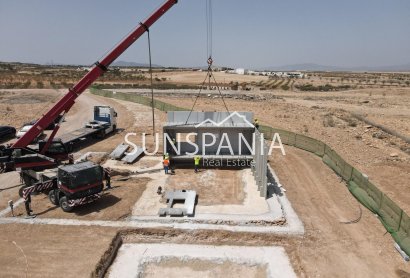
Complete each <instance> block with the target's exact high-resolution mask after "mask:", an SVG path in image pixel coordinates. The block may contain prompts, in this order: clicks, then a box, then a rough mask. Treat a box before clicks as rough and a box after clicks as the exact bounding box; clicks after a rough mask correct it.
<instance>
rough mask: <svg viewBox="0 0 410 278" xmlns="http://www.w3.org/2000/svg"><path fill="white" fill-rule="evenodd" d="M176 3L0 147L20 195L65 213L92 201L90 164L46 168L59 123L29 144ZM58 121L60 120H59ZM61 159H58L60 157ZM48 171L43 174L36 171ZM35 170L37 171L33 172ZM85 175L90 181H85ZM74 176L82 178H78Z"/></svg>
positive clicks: (97, 188) (52, 162)
mask: <svg viewBox="0 0 410 278" xmlns="http://www.w3.org/2000/svg"><path fill="white" fill-rule="evenodd" d="M177 2H178V0H166V1H165V2H164V3H163V4H162V5H161V6H160V7H159V8H158V9H157V10H156V11H154V13H153V14H152V15H151V16H149V17H148V18H147V19H146V20H145V21H143V22H140V24H139V25H138V26H137V27H136V28H135V29H134V30H132V31H131V32H130V33H129V34H128V35H127V36H126V37H125V38H124V39H123V40H122V41H121V42H120V43H119V44H117V45H116V46H115V47H114V49H112V50H111V51H110V52H109V53H108V54H107V55H106V56H105V57H104V58H102V59H101V60H100V61H97V62H96V63H95V64H94V66H93V67H92V69H91V70H90V71H89V72H88V73H87V74H86V75H85V76H84V77H83V78H82V79H81V80H80V81H79V82H78V83H77V84H76V85H74V86H73V87H72V88H70V89H69V90H68V92H67V94H65V95H64V96H63V97H62V98H61V99H60V100H59V101H58V102H57V103H56V104H55V105H54V106H53V107H52V108H51V109H50V110H49V111H48V112H47V113H45V114H44V115H43V116H42V117H41V118H40V119H39V120H38V121H37V122H36V123H35V124H34V125H33V127H32V128H31V129H30V130H29V131H28V132H27V133H26V134H25V135H24V136H22V137H21V138H20V139H18V140H17V142H16V143H14V145H12V146H11V147H4V146H2V147H1V148H0V164H1V163H3V164H6V165H8V166H7V167H8V168H9V170H10V169H11V170H15V169H16V168H20V169H21V170H22V177H23V178H24V181H25V184H26V187H25V188H24V190H22V192H21V193H22V195H23V196H27V194H30V193H32V192H35V191H36V192H45V193H48V194H49V197H50V201H51V202H52V203H53V204H59V205H60V206H61V208H62V209H63V210H64V211H69V210H71V209H72V207H73V206H76V205H80V204H84V203H86V202H89V201H90V200H91V201H92V200H95V199H96V195H98V193H99V192H101V191H102V187H103V186H102V181H103V174H102V172H103V171H102V168H101V166H99V165H91V164H90V162H85V163H80V164H75V165H72V166H62V167H59V168H58V169H49V168H53V167H55V166H57V164H58V159H56V158H53V157H49V156H48V155H47V154H48V153H47V151H48V150H49V147H50V146H51V144H55V143H58V142H55V141H53V139H54V136H55V135H56V133H57V131H58V129H59V124H57V125H56V126H55V128H54V129H53V131H52V133H51V134H50V136H49V137H48V139H47V141H46V142H45V143H43V145H42V146H40V145H39V149H38V150H36V151H34V150H33V149H30V148H29V147H28V146H29V144H30V143H31V142H32V141H33V140H34V139H35V138H36V137H37V136H38V135H39V134H40V133H41V132H42V131H44V130H45V128H46V127H47V126H49V125H50V124H52V123H54V122H55V121H56V119H58V118H59V117H61V118H63V116H64V115H65V114H66V113H67V112H68V111H69V110H70V108H71V107H72V106H73V105H74V103H75V100H76V99H77V97H79V96H80V95H81V93H83V92H84V91H85V90H86V89H87V88H88V87H89V86H90V85H91V84H92V83H93V82H94V81H95V80H96V79H97V78H98V77H99V76H101V75H102V74H103V73H104V72H106V71H107V68H108V66H109V65H110V64H111V63H112V62H113V61H114V60H115V59H117V58H118V57H119V56H120V55H121V54H122V53H123V52H124V51H125V50H126V49H127V48H128V47H130V46H131V45H132V44H133V43H134V42H135V41H136V40H137V39H138V38H140V37H141V36H142V35H143V34H144V33H145V32H146V31H149V28H150V27H151V26H152V25H153V24H154V23H155V22H156V21H157V20H158V19H159V18H160V17H161V16H162V15H163V14H165V13H166V12H167V11H168V10H169V9H170V8H171V7H172V6H173V5H174V4H176V3H177ZM60 122H61V121H60ZM60 159H61V157H60ZM44 169H49V170H46V171H44V172H38V170H44ZM36 171H37V172H36ZM87 176H92V177H93V179H92V180H90V181H88V180H87V179H86V177H87ZM78 177H83V178H82V179H79V178H78Z"/></svg>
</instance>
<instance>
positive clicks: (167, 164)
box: [162, 156, 169, 175]
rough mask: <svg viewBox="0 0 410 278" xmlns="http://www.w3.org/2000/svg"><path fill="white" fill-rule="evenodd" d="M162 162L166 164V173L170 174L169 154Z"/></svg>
mask: <svg viewBox="0 0 410 278" xmlns="http://www.w3.org/2000/svg"><path fill="white" fill-rule="evenodd" d="M162 164H163V165H164V171H165V174H166V175H167V174H168V170H169V158H168V157H167V156H165V158H164V161H163V162H162Z"/></svg>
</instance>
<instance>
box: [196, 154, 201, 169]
mask: <svg viewBox="0 0 410 278" xmlns="http://www.w3.org/2000/svg"><path fill="white" fill-rule="evenodd" d="M200 160H201V157H200V156H199V155H196V156H194V167H195V173H198V172H199V161H200Z"/></svg>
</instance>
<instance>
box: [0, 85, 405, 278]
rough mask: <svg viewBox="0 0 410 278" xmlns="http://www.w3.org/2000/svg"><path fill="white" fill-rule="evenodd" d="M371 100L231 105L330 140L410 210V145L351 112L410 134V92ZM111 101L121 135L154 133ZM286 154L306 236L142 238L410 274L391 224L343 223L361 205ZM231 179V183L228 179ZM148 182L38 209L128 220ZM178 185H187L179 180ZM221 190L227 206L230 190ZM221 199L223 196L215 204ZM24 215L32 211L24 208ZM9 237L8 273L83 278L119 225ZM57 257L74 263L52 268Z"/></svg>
mask: <svg viewBox="0 0 410 278" xmlns="http://www.w3.org/2000/svg"><path fill="white" fill-rule="evenodd" d="M370 93H371V92H368V91H360V92H343V93H329V94H328V93H318V94H317V95H316V94H315V93H306V94H305V93H289V94H287V93H283V91H282V93H278V92H273V94H274V95H275V98H269V99H267V100H265V101H245V100H240V99H229V100H228V106H229V108H230V110H231V111H235V110H237V111H254V112H255V113H256V116H257V117H258V118H259V119H260V120H261V122H262V123H265V124H269V125H272V126H275V127H281V128H285V129H289V130H292V131H295V132H299V133H304V134H306V135H308V136H312V137H315V138H318V139H321V140H323V141H324V142H326V143H328V144H329V145H331V146H332V147H333V148H335V149H336V150H337V151H338V152H339V153H340V154H341V155H342V156H343V157H344V158H345V159H346V160H347V161H349V162H350V163H352V164H353V165H354V166H355V167H357V168H358V169H360V170H361V171H363V172H365V173H366V174H368V175H369V176H370V179H371V180H372V181H375V183H376V184H377V185H378V186H379V187H380V189H381V190H382V191H383V192H385V193H386V194H387V195H389V196H390V197H391V198H392V199H393V200H394V201H396V202H398V203H399V205H400V206H401V207H402V208H403V209H405V210H406V211H407V213H410V195H409V194H407V193H408V192H409V189H410V184H409V183H408V181H409V180H410V160H409V155H408V153H407V152H406V150H407V145H406V144H405V143H403V140H401V139H398V138H396V137H395V136H392V135H389V134H385V133H381V135H382V136H379V135H380V134H378V133H380V130H379V129H378V128H375V127H368V124H366V123H363V122H361V121H357V122H356V125H355V126H353V124H352V123H351V121H352V120H351V114H350V113H351V112H355V111H359V112H360V111H362V112H363V111H366V113H367V115H366V117H368V118H369V119H372V120H374V121H377V122H380V123H381V124H383V125H386V126H389V127H391V128H392V129H394V130H397V131H399V132H400V133H403V134H405V135H408V128H409V126H408V122H410V121H409V116H408V115H409V114H408V113H409V112H408V111H409V110H408V109H409V107H410V105H409V103H410V102H409V99H410V93H409V91H408V90H407V89H400V90H392V91H386V92H384V91H376V93H375V92H373V93H372V95H370ZM383 93H386V96H384V95H383ZM91 97H92V98H94V97H95V98H96V99H99V97H96V96H91ZM161 99H162V100H165V101H167V102H170V103H173V104H176V105H178V106H183V107H191V105H192V99H191V98H186V99H183V98H176V97H166V98H161ZM104 101H106V103H110V104H112V105H113V106H114V107H115V108H116V110H117V111H118V114H119V115H120V120H121V121H122V122H121V124H119V127H120V128H121V127H123V128H126V129H127V130H134V131H137V133H138V132H140V131H142V130H144V131H147V129H148V130H149V126H150V122H149V120H147V119H150V118H149V115H150V110H149V108H147V107H146V108H145V109H144V108H142V106H140V105H136V104H126V103H124V102H116V101H114V100H110V99H104ZM363 101H364V102H363ZM367 101H369V102H367ZM2 104H3V102H2ZM9 105H12V104H9ZM33 105H37V104H33ZM6 109H7V108H6ZM197 109H200V110H202V109H204V110H210V111H214V110H221V111H223V106H222V103H221V100H220V99H212V98H206V99H200V100H199V101H198V104H197ZM340 109H343V110H340ZM0 111H4V110H0ZM33 111H34V109H33ZM0 114H1V113H0ZM157 114H158V115H160V116H159V120H161V119H163V118H164V113H161V112H157ZM399 114H400V115H399ZM122 115H124V118H122ZM307 115H308V116H307ZM0 117H1V116H0ZM9 117H12V116H10V115H9V116H7V117H3V118H0V123H1V124H3V121H4V123H6V122H5V120H4V119H7V118H9ZM330 118H331V119H332V120H333V122H334V123H333V124H331V122H326V123H327V124H326V125H325V124H324V123H325V121H330V120H329V119H330ZM18 120H19V121H24V119H18ZM353 120H354V121H356V120H355V119H353ZM401 120H403V121H401ZM134 121H135V124H134ZM16 123H17V121H16ZM159 127H160V125H159ZM159 127H158V128H159ZM125 132H126V131H119V133H118V134H116V135H113V136H111V137H109V138H107V139H106V140H104V141H101V142H98V143H97V144H95V145H92V146H90V147H87V148H86V149H84V150H81V152H86V151H94V150H95V151H107V152H109V151H111V150H112V149H113V148H114V147H115V146H116V145H117V144H119V143H120V142H121V141H122V140H123V137H124V135H125ZM151 132H152V130H151ZM406 132H407V133H406ZM285 150H286V152H287V155H286V156H281V155H274V156H273V157H271V161H270V163H271V166H272V167H273V169H274V170H275V171H276V172H277V174H278V176H279V179H280V181H281V183H282V184H283V185H284V187H285V189H286V190H287V191H286V193H287V196H288V198H289V200H290V202H291V204H292V206H293V208H294V209H295V210H296V212H297V213H298V215H299V217H300V218H301V220H302V221H303V223H304V225H305V229H306V235H305V236H303V237H301V238H284V237H277V236H274V235H269V236H266V235H254V234H244V233H236V234H233V233H225V232H221V231H219V232H217V231H208V232H204V233H201V232H199V231H198V232H197V231H189V233H187V234H184V235H181V236H180V237H176V236H175V234H176V233H177V232H176V231H175V230H163V231H162V232H159V233H157V234H149V230H148V229H147V230H145V231H144V232H141V233H142V235H138V236H137V237H136V240H137V241H138V242H140V241H155V240H158V241H159V242H162V241H167V242H173V241H174V242H183V243H196V244H212V245H221V244H241V245H281V246H284V247H285V249H286V251H287V254H288V256H289V258H290V260H291V263H292V266H293V267H294V269H295V271H296V273H297V274H298V275H299V276H300V277H410V265H409V264H408V263H405V262H403V260H402V258H401V257H400V255H399V254H398V253H397V251H396V250H395V249H394V247H393V239H392V238H391V237H390V235H388V234H386V232H385V229H384V228H383V226H382V224H381V223H380V221H379V220H378V219H377V218H376V217H375V216H374V215H373V214H372V213H370V212H369V211H368V210H366V209H365V208H363V207H362V213H363V214H362V217H361V219H360V221H359V222H358V223H355V224H343V223H341V222H344V221H349V220H352V219H356V218H357V217H358V216H359V215H360V210H359V204H358V202H357V201H356V200H355V199H354V197H353V196H352V195H351V194H350V193H349V191H348V190H347V188H346V186H345V185H344V184H343V182H340V179H339V178H338V177H337V176H336V175H335V174H334V173H333V172H332V171H331V170H330V169H329V168H328V167H327V166H326V165H325V164H323V162H322V161H321V160H320V158H318V157H316V156H314V155H312V154H310V153H307V152H305V151H302V150H298V149H294V148H292V147H286V148H285ZM392 154H397V156H396V155H394V156H393V155H392ZM178 171H180V170H178ZM187 171H191V170H187ZM187 173H188V172H187ZM179 176H181V177H183V176H184V172H181V173H178V175H177V176H175V177H179ZM231 178H233V177H231ZM113 180H114V179H113ZM226 180H227V181H226V182H227V183H229V178H228V177H227V179H226ZM147 182H148V180H145V179H138V180H137V181H134V180H131V181H126V182H115V181H113V185H114V187H115V188H114V189H113V190H111V191H109V194H107V195H105V196H104V197H103V198H109V200H110V201H109V202H105V203H106V204H105V205H104V206H103V207H100V206H98V202H97V203H95V204H94V205H93V206H90V207H84V208H83V209H80V210H78V211H76V212H73V213H68V214H67V213H64V212H62V211H61V209H58V208H54V207H53V206H51V205H50V203H49V201H48V199H47V198H46V196H44V195H39V196H33V208H34V212H35V213H38V214H39V216H38V217H52V218H75V219H88V220H97V219H99V220H118V219H123V218H124V217H126V216H127V215H128V214H129V213H130V211H131V209H132V206H133V205H134V203H135V202H136V200H138V198H139V197H140V196H141V194H142V192H143V190H145V185H146V183H147ZM175 185H176V186H177V185H178V182H177V181H175ZM220 193H221V194H219V195H221V196H222V199H223V198H224V197H223V196H224V195H223V192H222V191H221V192H220ZM202 194H204V195H205V196H207V195H206V194H210V193H207V192H206V188H204V192H203V193H202ZM213 194H214V193H213ZM208 196H211V195H208ZM219 197H220V196H217V197H214V199H213V201H214V200H215V198H219ZM230 201H233V200H230ZM102 203H103V202H101V203H100V204H102ZM107 204H108V205H107ZM18 213H20V214H22V213H23V206H20V207H19V211H18ZM0 231H1V232H0V249H1V250H2V252H1V256H0V265H2V266H5V267H2V268H1V269H0V276H22V275H24V271H25V267H26V263H25V258H27V261H28V269H29V272H30V274H31V275H32V276H33V277H52V276H56V273H64V274H65V275H67V276H73V277H83V276H89V273H90V272H91V271H92V270H93V269H94V267H95V264H96V263H97V261H98V260H99V258H100V256H101V255H102V253H103V252H104V251H105V250H106V248H107V247H108V245H109V242H110V240H111V238H112V237H113V235H114V233H115V230H114V229H110V228H98V227H70V226H52V225H14V224H8V225H0ZM143 233H146V234H143ZM173 234H174V238H173ZM96 238H97V239H98V240H95V239H96ZM13 241H15V242H16V244H17V245H18V246H20V247H21V249H22V250H23V251H21V250H20V248H18V246H17V247H16V245H15V244H14V243H13ZM50 242H51V243H52V244H50ZM23 253H24V254H25V255H24V256H23V255H22V254H23ZM7 254H10V255H7ZM78 254H87V255H86V256H85V255H84V256H78ZM50 258H51V259H50ZM67 258H69V261H67V260H68V259H67ZM50 260H53V262H67V263H52V264H49V263H48V262H49V261H50ZM73 265H75V267H73Z"/></svg>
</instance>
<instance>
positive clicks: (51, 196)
mask: <svg viewBox="0 0 410 278" xmlns="http://www.w3.org/2000/svg"><path fill="white" fill-rule="evenodd" d="M48 199H50V202H51V203H52V204H53V205H55V206H57V205H58V200H57V194H56V191H55V190H50V192H48Z"/></svg>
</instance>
